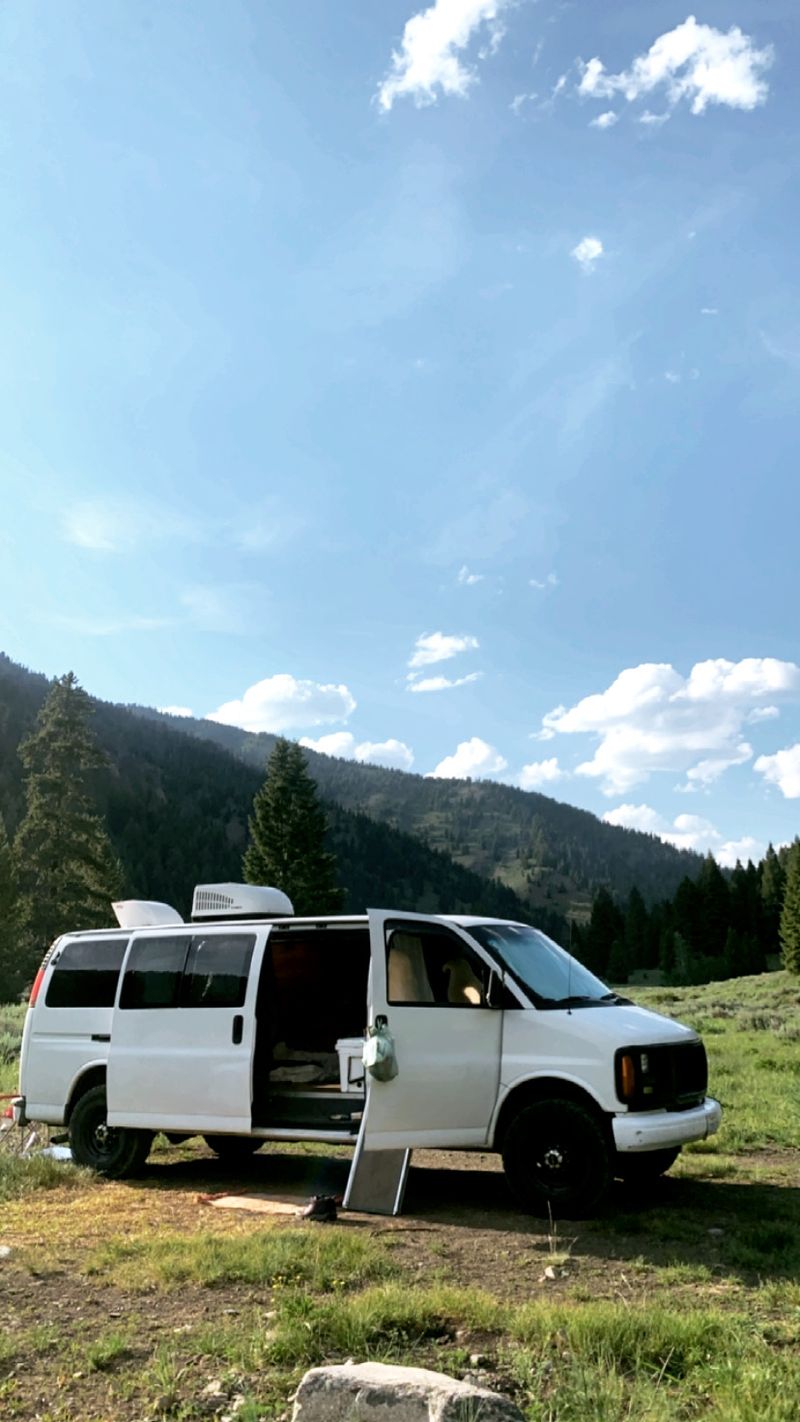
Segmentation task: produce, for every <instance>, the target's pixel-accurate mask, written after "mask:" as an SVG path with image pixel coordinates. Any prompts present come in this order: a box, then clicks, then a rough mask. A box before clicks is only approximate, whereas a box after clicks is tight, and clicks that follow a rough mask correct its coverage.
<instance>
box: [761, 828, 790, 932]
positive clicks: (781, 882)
mask: <svg viewBox="0 0 800 1422" xmlns="http://www.w3.org/2000/svg"><path fill="white" fill-rule="evenodd" d="M785 889H786V873H785V870H784V867H783V864H782V863H781V861H780V859H779V858H778V856H777V854H776V853H775V850H774V849H773V847H772V845H771V844H768V845H767V852H766V854H765V855H764V858H763V860H762V861H761V903H762V906H763V918H764V928H763V932H764V947H765V949H766V951H767V953H775V952H776V951H777V948H778V932H779V928H780V921H781V907H782V904H783V895H784V892H785Z"/></svg>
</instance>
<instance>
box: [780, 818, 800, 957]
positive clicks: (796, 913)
mask: <svg viewBox="0 0 800 1422" xmlns="http://www.w3.org/2000/svg"><path fill="white" fill-rule="evenodd" d="M780 933H781V947H782V949H783V966H784V968H788V970H789V972H790V973H800V839H796V840H795V842H794V844H793V845H792V847H791V849H790V851H789V859H788V865H787V869H786V889H785V892H784V895H783V910H782V912H781V929H780Z"/></svg>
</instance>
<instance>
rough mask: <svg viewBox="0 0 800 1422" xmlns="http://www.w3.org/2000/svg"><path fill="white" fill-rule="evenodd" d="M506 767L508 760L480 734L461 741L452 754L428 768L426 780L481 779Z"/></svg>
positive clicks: (496, 773)
mask: <svg viewBox="0 0 800 1422" xmlns="http://www.w3.org/2000/svg"><path fill="white" fill-rule="evenodd" d="M507 769H508V761H507V760H506V759H505V757H504V756H502V755H500V752H499V751H497V750H495V748H494V746H490V745H489V744H488V742H487V741H482V740H481V738H480V736H473V737H472V738H471V740H468V741H461V742H460V743H459V745H458V746H457V747H456V749H455V751H454V752H453V754H452V755H447V756H445V758H444V760H440V761H439V764H438V765H437V766H436V768H435V769H434V770H429V771H428V774H427V776H426V779H428V780H466V779H467V777H470V778H471V779H473V780H482V779H483V777H484V776H486V775H498V774H499V773H500V771H501V770H507Z"/></svg>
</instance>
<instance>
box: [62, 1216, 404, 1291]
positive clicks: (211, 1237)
mask: <svg viewBox="0 0 800 1422" xmlns="http://www.w3.org/2000/svg"><path fill="white" fill-rule="evenodd" d="M85 1267H86V1272H87V1273H88V1274H91V1275H97V1276H99V1277H101V1278H103V1279H104V1280H106V1279H107V1280H111V1281H113V1282H114V1283H116V1284H120V1285H122V1286H124V1287H126V1288H139V1289H149V1288H152V1287H153V1286H154V1285H155V1286H158V1287H161V1288H180V1287H181V1286H182V1285H183V1284H187V1283H193V1284H200V1285H202V1286H204V1287H206V1288H214V1287H215V1286H216V1285H219V1284H252V1285H257V1286H265V1285H266V1286H269V1287H270V1288H273V1289H277V1290H280V1289H287V1288H288V1289H291V1288H297V1287H298V1286H302V1287H304V1288H307V1289H309V1290H313V1291H323V1290H324V1291H327V1292H332V1293H338V1292H339V1291H341V1290H345V1289H347V1288H349V1287H351V1286H352V1285H353V1283H354V1282H355V1283H357V1284H363V1283H368V1282H370V1281H372V1280H375V1279H383V1278H387V1277H388V1276H389V1275H391V1274H393V1273H394V1274H396V1273H397V1272H398V1271H397V1265H396V1264H395V1263H394V1262H393V1260H392V1259H391V1257H390V1253H389V1251H388V1250H387V1249H386V1248H384V1247H383V1246H382V1245H381V1244H379V1243H378V1242H377V1241H376V1240H373V1239H370V1237H369V1236H368V1235H364V1234H349V1233H345V1232H344V1231H338V1230H337V1231H333V1232H331V1233H324V1232H322V1231H321V1230H318V1229H313V1228H312V1229H309V1228H306V1229H294V1228H280V1229H276V1228H274V1227H269V1226H268V1227H267V1228H266V1229H264V1230H263V1231H262V1232H261V1233H259V1234H254V1235H244V1236H234V1237H232V1238H231V1237H225V1236H223V1235H216V1234H195V1235H192V1236H191V1237H190V1238H188V1239H187V1238H185V1237H182V1236H178V1235H161V1236H157V1237H156V1238H153V1239H135V1240H125V1239H114V1240H110V1241H109V1243H108V1244H104V1245H103V1246H102V1247H101V1248H100V1249H97V1250H95V1251H94V1253H92V1254H91V1255H90V1256H89V1258H88V1260H87V1262H86V1266H85Z"/></svg>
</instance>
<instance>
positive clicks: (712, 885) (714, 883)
mask: <svg viewBox="0 0 800 1422" xmlns="http://www.w3.org/2000/svg"><path fill="white" fill-rule="evenodd" d="M697 891H698V894H699V896H700V912H699V930H700V944H699V945H696V947H697V946H699V948H700V953H701V954H702V956H703V957H709V956H710V957H715V958H716V957H721V956H722V954H723V952H724V950H725V939H726V937H727V933H728V924H729V922H730V912H731V905H730V898H731V896H730V890H729V888H728V884H727V881H726V879H725V876H724V874H723V873H722V870H721V869H720V867H719V865H718V863H717V861H716V859H715V858H714V856H713V854H712V853H711V851H710V850H709V852H708V854H707V855H706V857H705V859H704V861H703V867H702V868H701V870H700V873H699V874H698V876H697Z"/></svg>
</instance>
